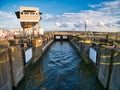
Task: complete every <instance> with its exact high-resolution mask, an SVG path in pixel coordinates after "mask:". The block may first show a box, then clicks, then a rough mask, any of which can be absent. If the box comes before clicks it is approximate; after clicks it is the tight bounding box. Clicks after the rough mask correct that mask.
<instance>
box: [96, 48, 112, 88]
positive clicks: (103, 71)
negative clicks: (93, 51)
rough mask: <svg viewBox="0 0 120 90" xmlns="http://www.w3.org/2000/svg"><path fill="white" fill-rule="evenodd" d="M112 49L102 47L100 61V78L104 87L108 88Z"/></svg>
mask: <svg viewBox="0 0 120 90" xmlns="http://www.w3.org/2000/svg"><path fill="white" fill-rule="evenodd" d="M111 55H112V49H110V48H106V47H100V50H99V63H98V65H99V66H98V79H99V81H100V82H101V84H102V85H103V86H104V88H108V84H109V78H110V76H109V75H110V69H111V68H110V66H111V65H110V64H111Z"/></svg>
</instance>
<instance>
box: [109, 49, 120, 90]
mask: <svg viewBox="0 0 120 90" xmlns="http://www.w3.org/2000/svg"><path fill="white" fill-rule="evenodd" d="M109 90H120V51H117V50H116V49H114V54H113V66H112V73H111V79H110V85H109Z"/></svg>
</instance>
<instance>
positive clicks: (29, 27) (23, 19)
mask: <svg viewBox="0 0 120 90" xmlns="http://www.w3.org/2000/svg"><path fill="white" fill-rule="evenodd" d="M15 14H16V16H17V18H18V19H20V24H21V27H22V28H23V35H24V36H25V35H26V33H28V32H29V34H31V33H32V34H33V35H34V30H35V29H34V27H35V26H36V25H37V24H39V21H40V20H41V14H42V13H41V12H39V8H33V7H20V11H16V12H15Z"/></svg>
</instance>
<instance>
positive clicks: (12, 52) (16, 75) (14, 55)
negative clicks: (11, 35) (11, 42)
mask: <svg viewBox="0 0 120 90" xmlns="http://www.w3.org/2000/svg"><path fill="white" fill-rule="evenodd" d="M9 57H10V66H11V73H12V79H13V86H15V87H16V86H17V84H18V83H19V81H20V80H21V79H22V78H23V76H24V74H23V73H24V72H23V71H24V70H23V69H24V66H23V58H22V51H21V47H20V46H11V47H10V48H9Z"/></svg>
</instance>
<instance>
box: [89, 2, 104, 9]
mask: <svg viewBox="0 0 120 90" xmlns="http://www.w3.org/2000/svg"><path fill="white" fill-rule="evenodd" d="M101 6H102V4H101V3H100V4H96V5H92V4H89V7H91V8H98V7H101Z"/></svg>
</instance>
